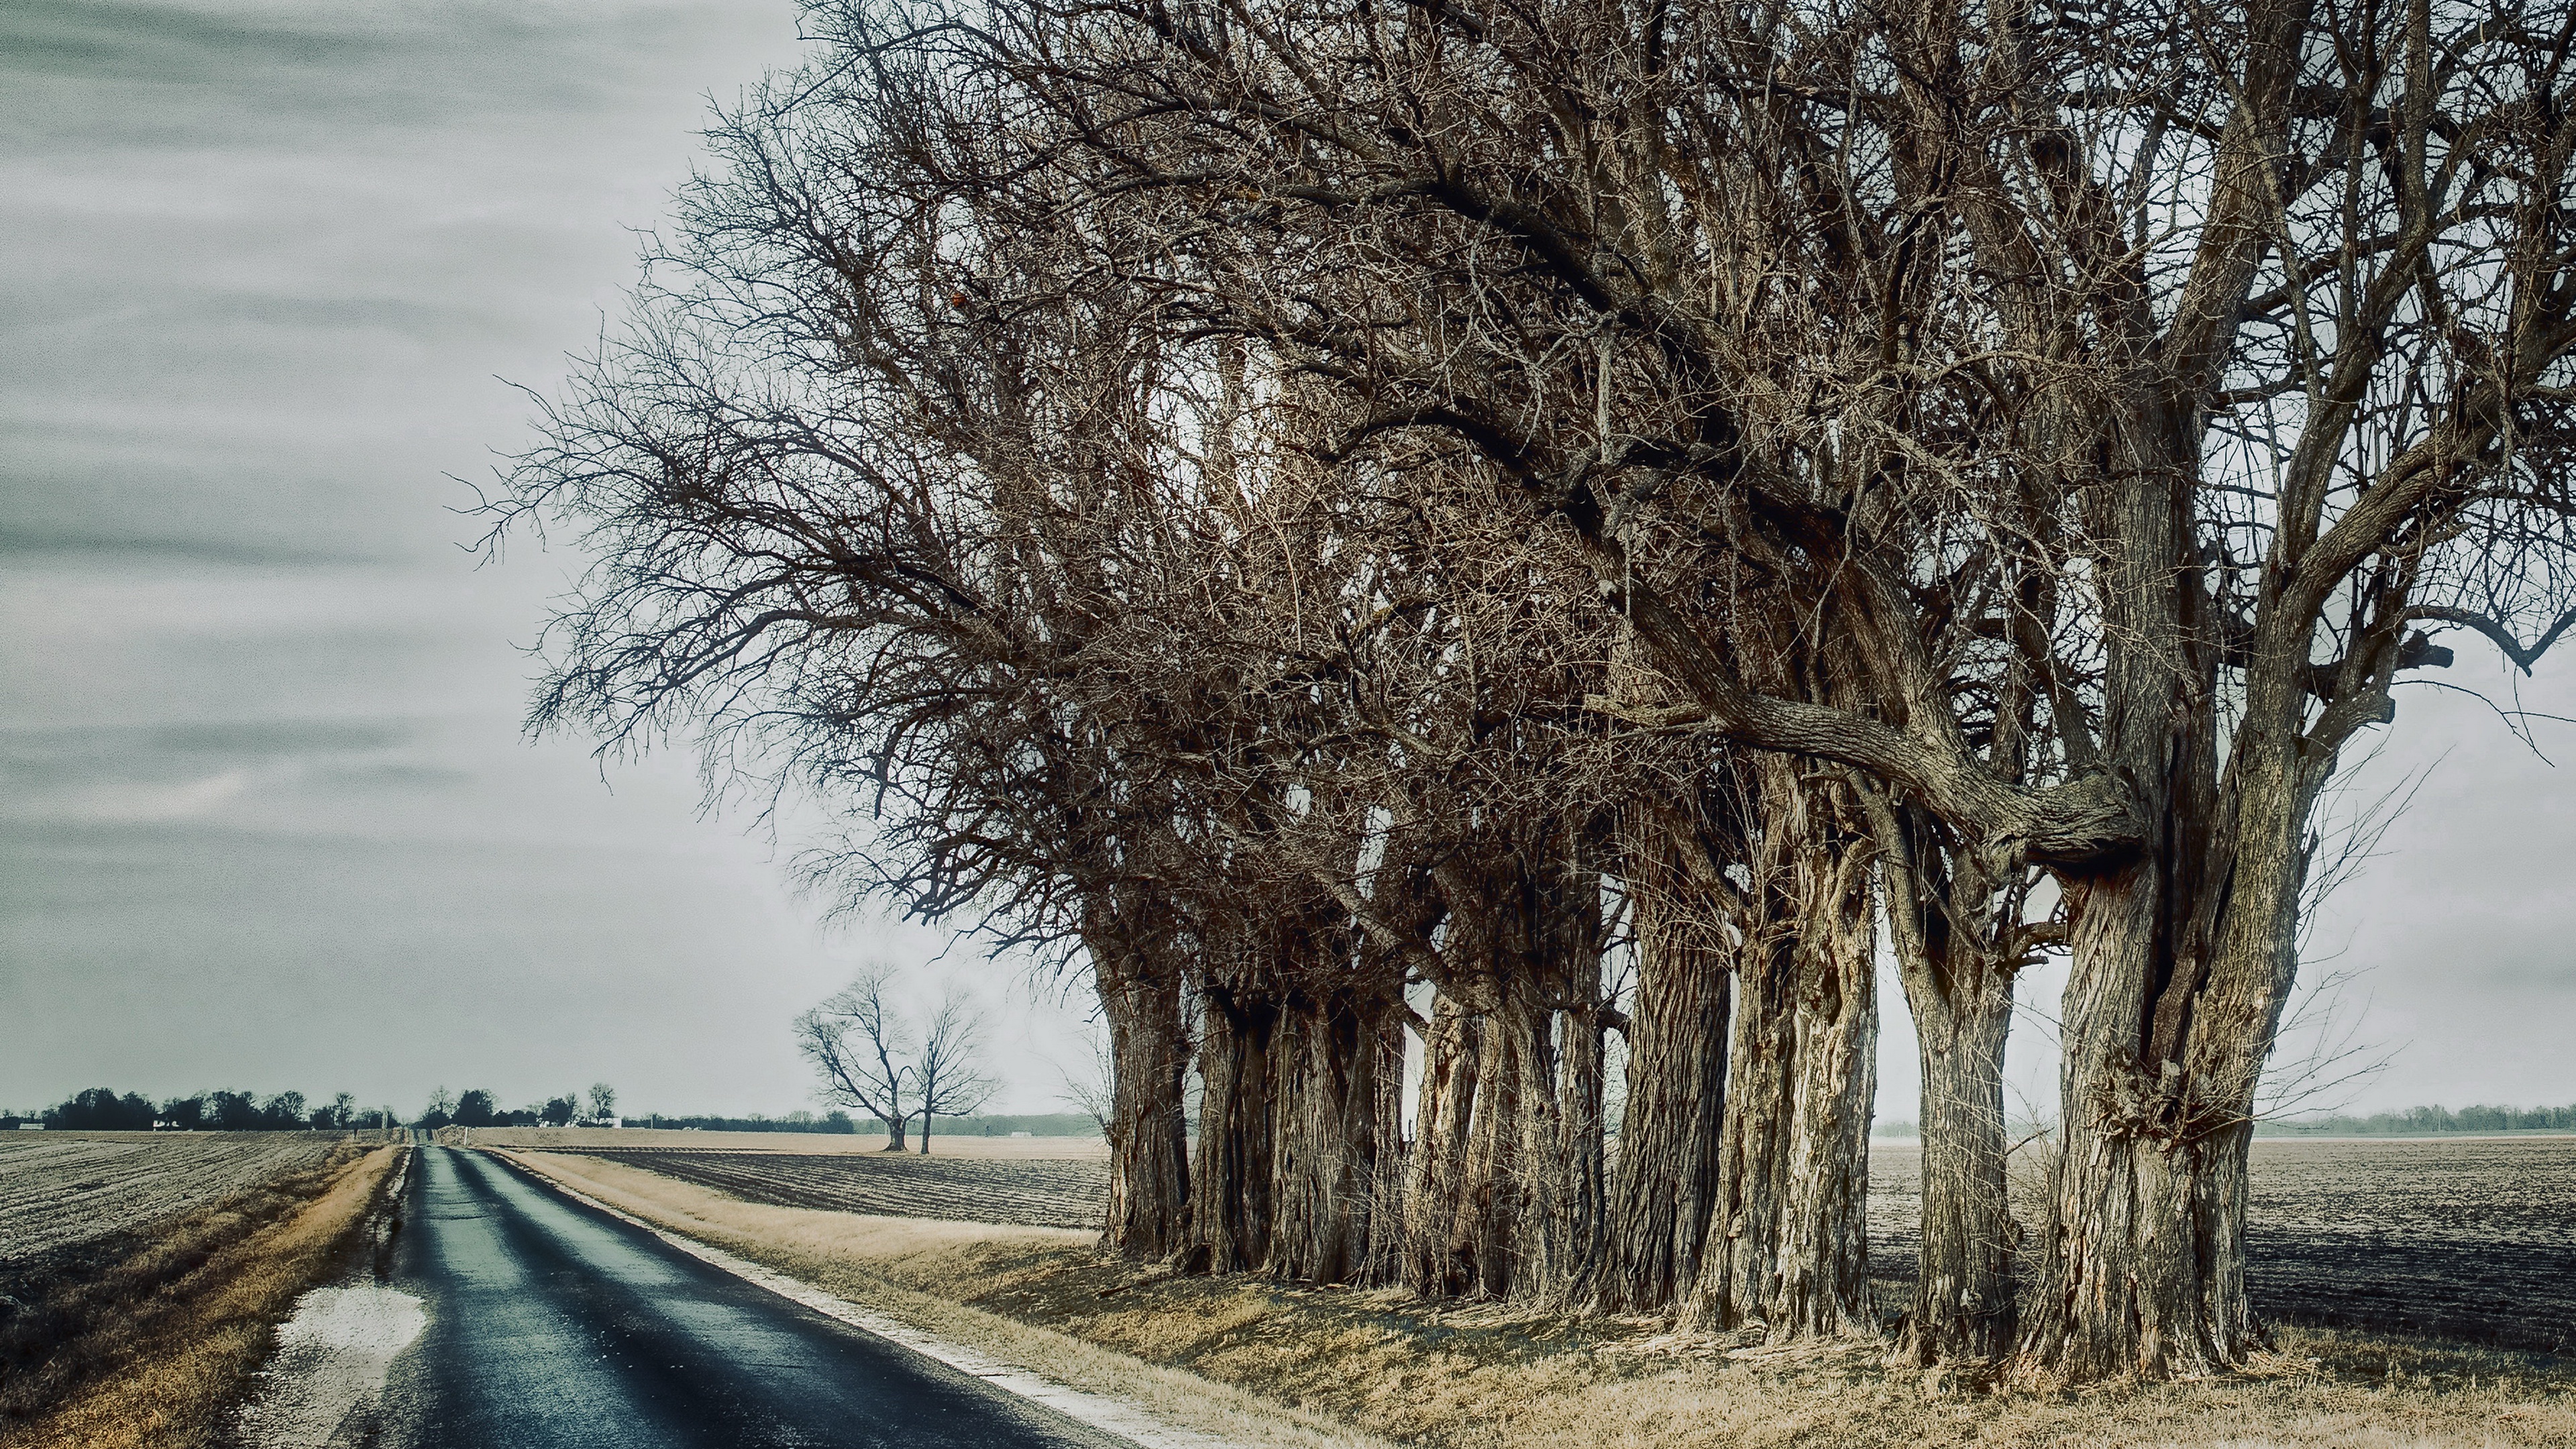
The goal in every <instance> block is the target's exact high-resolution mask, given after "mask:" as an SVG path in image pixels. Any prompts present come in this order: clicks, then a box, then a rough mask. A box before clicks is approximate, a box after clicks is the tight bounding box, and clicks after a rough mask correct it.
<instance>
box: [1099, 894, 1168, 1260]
mask: <svg viewBox="0 0 2576 1449" xmlns="http://www.w3.org/2000/svg"><path fill="white" fill-rule="evenodd" d="M1091 960H1092V974H1093V978H1094V982H1095V984H1096V986H1097V987H1098V989H1099V992H1100V1009H1101V1014H1102V1016H1103V1017H1104V1018H1106V1019H1107V1021H1108V1023H1109V1051H1110V1063H1111V1070H1112V1081H1111V1084H1110V1107H1109V1121H1108V1124H1107V1126H1108V1137H1109V1217H1108V1225H1107V1227H1106V1228H1105V1229H1104V1230H1103V1233H1102V1237H1101V1246H1102V1247H1103V1249H1104V1250H1106V1251H1109V1252H1113V1253H1117V1254H1120V1255H1121V1256H1124V1257H1129V1258H1142V1259H1146V1260H1149V1261H1154V1260H1160V1259H1164V1258H1168V1257H1171V1256H1172V1255H1173V1254H1175V1253H1178V1252H1180V1251H1182V1249H1183V1248H1184V1247H1185V1246H1186V1245H1187V1243H1188V1241H1189V1221H1190V1216H1189V1209H1190V1177H1189V1135H1188V1123H1187V1119H1186V1117H1185V1115H1184V1109H1183V1102H1182V1076H1183V1073H1184V1072H1186V1071H1187V1070H1188V1066H1189V1058H1190V1044H1189V1040H1188V1030H1187V1024H1186V1022H1185V1021H1184V1019H1183V1016H1182V1007H1181V979H1180V973H1179V971H1178V970H1177V969H1164V970H1160V971H1157V970H1155V969H1154V967H1155V965H1156V964H1160V963H1152V962H1147V961H1144V960H1141V959H1138V958H1137V957H1136V955H1135V953H1133V952H1132V950H1125V949H1122V948H1121V945H1120V943H1118V942H1115V941H1111V940H1107V939H1103V940H1101V941H1100V942H1098V943H1097V944H1095V945H1093V946H1092V948H1091Z"/></svg>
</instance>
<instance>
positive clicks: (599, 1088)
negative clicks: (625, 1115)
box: [590, 1082, 617, 1121]
mask: <svg viewBox="0 0 2576 1449" xmlns="http://www.w3.org/2000/svg"><path fill="white" fill-rule="evenodd" d="M590 1115H591V1116H592V1117H593V1118H595V1119H597V1120H601V1121H605V1120H607V1119H608V1118H610V1117H614V1116H616V1115H617V1089H616V1088H615V1087H612V1086H610V1085H608V1084H607V1083H606V1082H593V1083H591V1084H590Z"/></svg>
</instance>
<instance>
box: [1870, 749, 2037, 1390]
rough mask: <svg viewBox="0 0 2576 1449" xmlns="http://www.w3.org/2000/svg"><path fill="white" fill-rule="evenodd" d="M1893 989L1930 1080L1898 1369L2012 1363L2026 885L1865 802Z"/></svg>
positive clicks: (1889, 806)
mask: <svg viewBox="0 0 2576 1449" xmlns="http://www.w3.org/2000/svg"><path fill="white" fill-rule="evenodd" d="M1861 798H1862V801H1863V806H1864V809H1865V810H1866V812H1867V814H1868V816H1869V819H1870V826H1871V832H1872V834H1873V835H1874V836H1875V837H1876V838H1877V841H1878V845H1879V859H1880V860H1881V862H1882V863H1883V866H1882V869H1883V874H1884V879H1885V882H1886V891H1885V894H1884V901H1885V914H1886V919H1887V922H1888V926H1889V933H1890V936H1891V937H1892V941H1891V944H1892V946H1893V948H1894V954H1895V957H1896V968H1897V976H1898V978H1899V979H1900V980H1902V981H1903V982H1904V984H1905V1000H1906V1005H1907V1007H1908V1008H1909V1009H1910V1010H1911V1011H1912V1013H1913V1016H1914V1036H1915V1042H1916V1046H1917V1050H1918V1052H1919V1054H1920V1059H1921V1063H1922V1069H1923V1099H1922V1108H1921V1111H1920V1114H1919V1115H1920V1117H1921V1131H1922V1143H1923V1171H1922V1209H1923V1210H1922V1223H1923V1230H1922V1235H1921V1239H1920V1241H1919V1242H1918V1243H1917V1245H1916V1252H1915V1266H1916V1270H1917V1273H1916V1277H1915V1284H1914V1299H1913V1301H1912V1303H1911V1304H1909V1305H1908V1306H1907V1309H1906V1313H1905V1323H1904V1328H1903V1330H1902V1331H1901V1332H1900V1334H1899V1336H1898V1341H1897V1346H1896V1351H1895V1353H1894V1355H1893V1358H1894V1361H1896V1362H1898V1363H1903V1364H1911V1365H1913V1366H1916V1367H1929V1366H1930V1365H1932V1364H1935V1363H1963V1364H1980V1365H1990V1364H1994V1363H1997V1362H2000V1361H2001V1360H2002V1359H2003V1358H2004V1357H2005V1356H2007V1355H2008V1354H2009V1353H2010V1352H2011V1351H2012V1346H2013V1341H2014V1332H2015V1325H2016V1313H2017V1307H2018V1305H2017V1302H2016V1297H2017V1285H2016V1283H2015V1281H2014V1273H2013V1260H2014V1254H2015V1252H2016V1250H2017V1249H2018V1247H2019V1245H2020V1241H2021V1227H2020V1225H2019V1224H2018V1223H2016V1222H2014V1221H2013V1217H2012V1211H2011V1205H2010V1203H2009V1201H2008V1200H2007V1197H2006V1193H2005V1176H2004V1170H2005V1154H2006V1150H2007V1146H2008V1144H2007V1142H2006V1140H2005V1135H2004V1043H2005V1038H2006V1034H2007V1032H2008V1031H2009V1030H2010V1028H2011V1026H2012V1008H2013V975H2014V973H2015V972H2016V971H2018V970H2019V969H2020V967H2021V955H2022V946H2021V938H2022V933H2021V930H2020V921H2021V913H2022V909H2023V906H2024V904H2025V898H2026V891H2027V882H2026V879H2025V874H2026V873H2024V872H2021V871H2014V872H2013V873H2012V875H2011V877H2010V878H2009V879H2007V880H2002V881H1998V880H1996V879H1995V878H1994V877H1992V876H1991V875H1989V874H1988V872H1987V869H1986V867H1985V866H1984V865H1982V864H1981V863H1980V860H1981V857H1980V855H1979V853H1978V852H1976V851H1974V850H1952V849H1949V848H1948V847H1947V846H1946V845H1945V844H1944V837H1943V835H1942V833H1941V832H1940V831H1938V830H1937V829H1936V828H1934V826H1933V825H1932V823H1931V821H1930V820H1929V819H1928V818H1926V817H1924V816H1923V815H1921V814H1920V813H1919V812H1918V811H1915V810H1913V809H1911V808H1909V807H1902V806H1897V805H1894V804H1893V803H1891V802H1890V801H1888V800H1887V798H1886V797H1885V796H1884V795H1882V794H1879V793H1877V792H1875V791H1874V790H1872V789H1869V788H1867V787H1864V788H1863V790H1862V792H1861Z"/></svg>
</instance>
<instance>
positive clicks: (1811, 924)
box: [1687, 760, 1878, 1339]
mask: <svg viewBox="0 0 2576 1449" xmlns="http://www.w3.org/2000/svg"><path fill="white" fill-rule="evenodd" d="M1757 769H1758V770H1759V772H1760V781H1761V789H1762V798H1763V801H1764V808H1765V815H1764V819H1765V821H1766V822H1767V823H1766V829H1765V832H1764V837H1763V843H1762V848H1761V851H1760V854H1759V856H1758V858H1757V861H1756V864H1755V868H1754V870H1753V888H1752V890H1751V891H1749V892H1747V897H1746V905H1745V908H1744V909H1743V911H1742V913H1741V917H1740V922H1739V932H1740V935H1741V942H1740V944H1739V946H1738V948H1737V951H1736V957H1735V962H1736V965H1735V1002H1736V1005H1735V1014H1734V1015H1735V1035H1734V1041H1733V1044H1732V1047H1731V1049H1730V1051H1729V1054H1728V1058H1727V1085H1726V1111H1725V1120H1724V1122H1723V1124H1722V1126H1721V1129H1720V1134H1719V1152H1718V1193H1717V1208H1716V1211H1715V1213H1714V1214H1713V1215H1712V1217H1711V1220H1710V1223H1709V1231H1708V1238H1707V1241H1706V1244H1705V1246H1704V1247H1703V1249H1702V1252H1701V1267H1700V1276H1699V1280H1698V1282H1697V1284H1696V1285H1695V1286H1694V1287H1693V1290H1692V1293H1691V1297H1690V1302H1689V1304H1688V1305H1687V1307H1688V1316H1689V1317H1691V1318H1692V1319H1694V1320H1696V1321H1699V1322H1703V1323H1710V1324H1713V1325H1716V1326H1718V1327H1722V1328H1751V1327H1757V1326H1758V1327H1760V1328H1762V1329H1764V1330H1766V1332H1767V1333H1768V1335H1769V1336H1771V1337H1772V1338H1774V1339H1786V1338H1795V1337H1805V1336H1810V1335H1840V1334H1867V1333H1875V1332H1876V1331H1877V1320H1876V1314H1875V1312H1874V1310H1873V1309H1872V1307H1871V1305H1870V1302H1869V1243H1868V1237H1867V1234H1866V1232H1865V1231H1864V1219H1863V1213H1864V1209H1865V1206H1866V1202H1867V1197H1868V1172H1869V1149H1868V1134H1869V1114H1870V1109H1871V1106H1872V1103H1873V1095H1874V1092H1875V1089H1876V1085H1877V1084H1876V1080H1875V1076H1874V1072H1873V1070H1872V1063H1873V1062H1874V1052H1875V1049H1876V1042H1877V1031H1878V1025H1877V993H1876V989H1875V979H1876V978H1875V971H1876V963H1875V961H1874V959H1873V957H1874V928H1873V927H1872V925H1871V919H1872V918H1871V910H1870V900H1869V885H1868V879H1869V878H1868V871H1867V860H1866V855H1865V853H1862V852H1861V851H1860V848H1859V847H1856V846H1855V845H1854V843H1853V841H1852V839H1851V838H1850V836H1849V835H1848V833H1847V832H1845V831H1843V830H1841V829H1840V828H1839V827H1838V826H1836V825H1835V824H1834V823H1833V821H1832V820H1831V818H1830V816H1831V812H1832V810H1833V805H1832V802H1831V801H1830V799H1828V798H1827V796H1826V794H1825V790H1824V787H1823V786H1821V785H1819V784H1816V783H1813V782H1807V781H1801V780H1799V779H1797V778H1796V777H1795V775H1794V773H1793V771H1792V769H1791V768H1790V767H1789V766H1788V765H1787V763H1786V762H1785V761H1769V760H1766V761H1765V762H1763V763H1762V764H1761V765H1760V766H1758V767H1757Z"/></svg>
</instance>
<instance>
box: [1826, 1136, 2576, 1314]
mask: <svg viewBox="0 0 2576 1449" xmlns="http://www.w3.org/2000/svg"><path fill="white" fill-rule="evenodd" d="M1869 1155H1870V1194H1869V1238H1870V1269H1871V1274H1872V1276H1873V1277H1876V1278H1879V1279H1881V1280H1884V1281H1887V1282H1889V1283H1891V1284H1895V1285H1898V1286H1910V1285H1911V1283H1912V1282H1913V1278H1914V1253H1915V1243H1916V1239H1917V1237H1918V1235H1919V1234H1920V1233H1921V1231H1922V1222H1921V1217H1920V1212H1921V1206H1922V1204H1921V1195H1920V1191H1919V1185H1920V1182H1921V1171H1922V1160H1923V1158H1922V1149H1921V1148H1919V1147H1916V1146H1912V1145H1907V1146H1896V1145H1894V1144H1891V1143H1888V1142H1885V1141H1880V1142H1874V1143H1872V1144H1870V1154H1869ZM2014 1167H2015V1171H2014V1174H2013V1215H2014V1216H2015V1217H2017V1218H2019V1219H2021V1220H2022V1222H2023V1223H2024V1224H2026V1225H2031V1226H2033V1227H2035V1226H2036V1225H2037V1224H2038V1223H2039V1222H2040V1221H2041V1218H2042V1216H2043V1208H2042V1197H2043V1194H2044V1193H2045V1192H2046V1190H2047V1183H2046V1180H2045V1176H2044V1174H2045V1172H2046V1169H2047V1163H2046V1159H2045V1157H2044V1156H2043V1155H2042V1154H2041V1153H2040V1152H2039V1151H2038V1150H2036V1149H2026V1150H2025V1151H2023V1152H2022V1153H2020V1154H2018V1155H2017V1156H2016V1157H2015V1159H2014ZM2253 1176H2254V1184H2253V1186H2254V1196H2253V1202H2252V1203H2251V1204H2250V1205H2249V1210H2248V1213H2247V1217H2246V1228H2245V1233H2246V1243H2247V1247H2248V1248H2249V1249H2250V1250H2251V1252H2252V1255H2253V1265H2252V1280H2253V1289H2254V1301H2255V1306H2256V1308H2257V1310H2258V1311H2260V1312H2263V1313H2269V1314H2276V1315H2281V1316H2284V1317H2289V1318H2295V1319H2298V1320H2300V1321H2303V1322H2309V1323H2328V1324H2341V1325H2347V1326H2353V1327H2362V1328H2374V1329H2383V1330H2395V1331H2400V1332H2407V1333H2423V1334H2432V1335H2436V1336H2439V1337H2444V1338H2456V1339H2466V1340H2470V1341H2473V1342H2481V1343H2491V1344H2495V1345H2498V1346H2501V1347H2507V1348H2521V1349H2537V1350H2541V1351H2544V1352H2558V1353H2563V1352H2566V1351H2568V1350H2569V1349H2571V1348H2576V1137H2565V1136H2560V1137H2536V1136H2514V1137H2492V1138H2484V1139H2479V1138H2438V1139H2427V1138H2414V1139H2409V1138H2345V1139H2339V1140H2332V1141H2323V1140H2316V1139H2301V1138H2295V1137H2291V1138H2282V1137H2272V1138H2257V1139H2256V1140H2255V1143H2254V1162H2253ZM2035 1247H2036V1242H2035V1241H2034V1242H2032V1243H2029V1244H2026V1245H2025V1253H2027V1252H2028V1251H2029V1250H2030V1249H2032V1248H2035Z"/></svg>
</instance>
